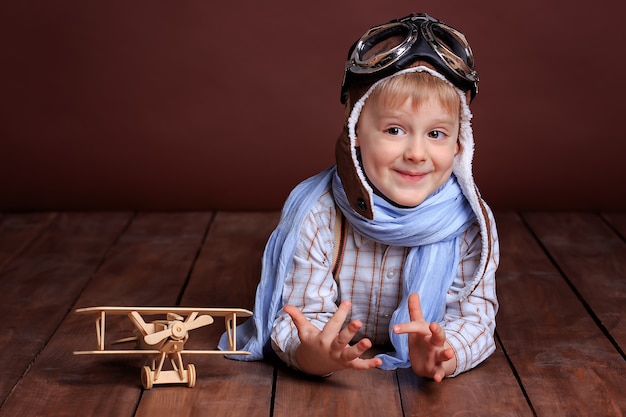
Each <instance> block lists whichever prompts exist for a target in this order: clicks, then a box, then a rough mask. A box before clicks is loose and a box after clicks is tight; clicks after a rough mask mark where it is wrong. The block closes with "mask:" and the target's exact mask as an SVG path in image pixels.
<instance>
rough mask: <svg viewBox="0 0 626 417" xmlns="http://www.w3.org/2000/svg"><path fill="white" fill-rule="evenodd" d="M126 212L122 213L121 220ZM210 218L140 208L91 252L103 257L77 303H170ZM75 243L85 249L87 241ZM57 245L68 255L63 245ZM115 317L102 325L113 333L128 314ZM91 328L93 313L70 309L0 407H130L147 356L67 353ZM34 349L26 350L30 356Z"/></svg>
mask: <svg viewBox="0 0 626 417" xmlns="http://www.w3.org/2000/svg"><path fill="white" fill-rule="evenodd" d="M127 217H128V216H124V218H123V219H124V221H126V220H127ZM109 218H110V219H114V218H115V217H114V216H112V215H110V214H109V215H107V216H105V217H104V218H100V219H98V221H99V222H104V221H105V220H106V219H109ZM209 219H210V214H207V213H170V214H140V215H138V216H137V217H136V218H134V219H133V221H132V224H131V225H130V227H129V228H128V230H126V231H125V233H124V234H123V235H122V236H121V238H120V239H119V241H118V242H117V243H116V245H115V246H114V247H113V248H112V249H111V250H110V252H109V253H108V254H107V256H106V258H104V257H103V255H102V254H93V255H92V257H95V258H96V260H97V261H98V262H100V261H101V260H102V259H104V263H103V264H102V266H101V268H100V269H99V270H98V272H97V273H96V274H95V275H94V276H93V278H92V279H91V281H90V282H89V284H88V285H87V286H86V287H85V289H84V291H83V292H82V294H81V295H80V297H79V298H78V301H76V305H77V306H80V307H86V306H89V305H109V304H113V305H170V304H174V303H176V301H177V298H178V295H179V292H180V290H181V288H182V287H183V285H184V282H185V280H186V279H187V275H188V273H189V271H190V268H191V264H192V262H193V260H194V259H195V256H196V253H197V251H198V248H199V245H200V243H201V241H202V238H203V236H204V233H205V231H206V228H207V224H208V221H209ZM109 222H110V220H109ZM88 231H89V232H90V233H89V235H90V236H91V238H90V239H94V238H95V237H96V236H99V235H100V234H101V233H98V231H97V230H88ZM60 234H61V235H62V236H64V235H69V232H68V231H67V230H63V231H62V232H60ZM83 240H84V242H81V243H88V242H89V239H83ZM81 250H82V251H89V252H91V251H92V250H93V249H90V248H88V247H86V248H81ZM63 251H64V253H65V254H66V255H71V252H70V251H69V248H64V249H63ZM61 259H63V258H61ZM65 259H67V258H65ZM74 262H75V263H76V267H80V268H85V266H84V263H85V262H84V261H82V260H80V259H76V260H75V261H74ZM62 272H63V275H64V277H65V280H66V281H68V282H71V281H74V280H76V279H77V277H76V274H75V271H73V270H72V269H70V268H64V270H63V271H62ZM46 278H48V277H46ZM38 285H41V284H40V283H38ZM82 285H84V284H82ZM81 289H82V286H81ZM59 291H67V285H66V286H65V288H63V287H60V288H59ZM67 292H68V294H72V292H69V291H67ZM74 297H76V295H74ZM73 301H74V300H65V301H64V304H65V305H64V308H63V309H62V311H61V312H60V313H61V314H62V315H64V314H65V313H67V312H68V309H67V307H68V306H71V305H72V304H73ZM57 309H58V307H57ZM57 314H58V313H57ZM116 319H119V320H109V321H110V323H108V325H107V327H109V328H111V332H110V333H112V336H114V335H115V332H116V331H119V332H120V334H122V333H124V332H125V331H126V332H129V331H130V330H132V324H130V322H129V320H127V319H125V318H124V317H116ZM44 321H46V320H44ZM22 322H27V321H22ZM107 331H108V330H107ZM94 333H95V330H94V328H93V323H92V321H91V320H86V317H85V316H82V315H78V314H73V313H71V312H70V314H68V315H67V317H66V318H65V320H64V321H63V323H62V324H61V325H60V327H59V328H58V330H57V331H56V333H55V335H54V337H53V338H52V339H51V340H50V342H49V343H48V344H47V346H46V347H45V349H44V350H43V351H42V352H41V354H40V355H39V356H38V357H37V358H36V360H35V361H34V363H33V365H32V368H31V369H30V370H29V372H28V373H27V374H26V375H25V377H24V378H23V379H22V380H21V382H20V384H19V386H17V387H16V389H15V390H14V391H13V392H12V394H11V396H10V397H9V399H8V401H7V402H6V404H5V405H4V407H3V408H2V410H1V411H0V415H2V416H5V415H6V416H15V415H20V416H38V415H44V414H45V415H49V414H48V413H50V410H63V415H80V416H103V415H132V414H133V412H134V410H135V408H136V407H137V403H138V402H139V399H140V397H141V385H140V372H139V371H140V367H141V366H142V365H144V364H145V362H146V359H144V358H141V357H132V358H100V357H84V356H80V357H77V356H74V355H72V351H73V350H75V349H81V350H83V349H85V350H86V349H87V348H93V347H94V346H95V336H94ZM126 335H128V334H126ZM34 357H35V355H31V360H32V358H34Z"/></svg>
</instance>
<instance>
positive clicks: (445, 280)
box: [220, 14, 499, 382]
mask: <svg viewBox="0 0 626 417" xmlns="http://www.w3.org/2000/svg"><path fill="white" fill-rule="evenodd" d="M477 85H478V75H477V73H476V71H475V70H474V63H473V58H472V54H471V49H470V47H469V45H468V44H467V41H466V40H465V37H464V36H463V35H462V34H461V33H460V32H458V31H456V30H455V29H453V28H451V27H449V26H447V25H445V24H443V23H442V22H439V21H437V20H436V19H433V18H431V17H430V16H428V15H424V14H419V15H410V16H407V17H405V18H402V19H398V20H394V21H392V22H390V23H388V24H385V25H381V26H377V27H374V28H372V29H370V30H369V31H368V32H366V33H365V35H363V37H362V38H361V39H360V40H359V41H357V43H355V44H354V45H353V47H352V48H351V50H350V55H349V60H348V62H347V64H346V73H345V77H344V82H343V86H342V96H341V99H342V102H343V103H345V104H346V111H347V115H348V117H347V122H346V127H345V130H344V132H342V134H341V135H340V137H339V139H338V141H337V147H336V160H337V164H336V166H335V167H332V168H329V169H327V170H325V171H323V172H322V173H320V174H318V175H316V176H314V177H312V178H309V179H308V180H306V181H304V182H303V183H301V184H300V185H298V186H297V187H296V188H295V189H294V190H293V191H292V193H291V195H290V196H289V198H288V199H287V201H286V203H285V206H284V208H283V213H282V217H281V221H280V223H279V225H278V227H277V228H276V230H275V231H274V233H273V234H272V236H271V237H270V240H269V242H268V244H267V247H266V250H265V253H264V257H263V262H264V264H263V274H262V278H261V283H260V284H259V287H258V289H257V296H256V305H255V316H254V318H253V319H252V320H249V321H248V322H246V323H244V325H242V326H241V329H239V330H238V332H239V336H240V339H241V340H242V343H241V346H238V348H239V349H244V350H249V351H250V352H251V353H252V354H251V355H250V356H248V357H243V359H246V360H254V359H260V358H262V357H263V351H264V349H267V348H268V346H271V348H272V349H273V350H274V351H275V352H276V353H277V355H278V356H279V357H280V358H281V359H282V360H283V361H285V362H286V363H288V364H289V365H290V366H293V367H295V368H297V369H300V370H301V371H303V372H306V373H308V374H313V375H328V374H330V373H332V372H334V371H338V370H341V369H346V368H353V369H370V368H373V367H380V368H382V369H395V368H398V367H411V368H412V369H413V371H414V372H415V373H416V374H418V375H420V376H424V377H428V378H432V379H434V380H435V381H437V382H439V381H441V380H442V379H443V378H444V377H445V376H454V375H457V374H459V373H461V372H464V371H466V370H468V369H471V368H472V367H474V366H476V365H477V364H478V363H480V362H482V361H483V360H484V359H485V358H487V357H488V356H489V355H490V354H491V353H492V352H493V351H494V350H495V343H494V339H493V333H494V330H495V315H496V312H497V300H496V294H495V270H496V268H497V263H498V258H499V255H498V244H497V235H496V230H495V222H494V219H493V215H492V214H491V211H490V210H489V208H488V207H487V205H486V204H485V203H484V202H483V200H482V199H481V197H480V195H479V194H478V190H477V188H476V186H475V184H474V180H473V177H472V172H471V161H472V155H473V136H472V130H471V126H470V119H471V113H470V111H469V107H468V102H469V101H471V99H472V98H473V97H474V96H475V95H476V93H477ZM353 340H354V342H353ZM225 342H226V340H225V337H223V340H222V341H221V343H220V346H226V343H225ZM352 343H354V344H352ZM374 344H376V345H385V344H387V345H388V344H391V351H390V352H389V353H387V354H380V355H377V356H376V357H373V358H364V357H362V356H363V355H364V354H365V352H366V351H367V350H369V349H370V348H371V347H372V345H374Z"/></svg>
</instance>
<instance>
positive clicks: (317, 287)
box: [271, 211, 337, 369]
mask: <svg viewBox="0 0 626 417" xmlns="http://www.w3.org/2000/svg"><path fill="white" fill-rule="evenodd" d="M331 214H332V213H331V212H330V211H323V212H320V213H312V214H310V215H309V216H307V218H306V219H305V221H304V224H303V226H302V230H301V233H300V237H299V239H298V244H297V246H296V253H295V256H294V263H293V266H292V268H291V270H290V271H289V275H288V276H287V278H286V279H285V286H284V287H283V305H291V306H294V307H296V308H297V309H298V310H300V311H301V312H302V313H303V314H304V316H305V317H306V318H307V319H308V320H309V322H310V323H311V324H312V325H314V326H315V327H317V328H318V329H320V330H322V329H323V327H324V325H325V324H326V323H327V322H328V321H329V320H330V319H331V317H332V316H333V314H334V313H335V312H336V311H337V304H336V301H337V284H336V282H335V280H334V278H333V276H332V273H331V268H332V265H331V263H332V261H331V258H332V251H333V245H334V235H333V228H332V225H333V223H332V222H333V221H334V217H333V216H332V215H331ZM271 339H272V346H273V348H274V351H275V352H276V353H277V355H278V356H279V357H280V358H281V359H282V360H283V361H284V362H286V363H287V364H289V365H291V366H293V367H295V368H297V369H300V367H299V365H298V363H297V360H296V358H295V352H296V349H297V348H298V346H299V345H300V338H299V336H298V329H297V328H296V326H295V324H294V322H293V319H292V318H291V316H290V315H289V314H287V313H286V312H285V311H284V310H281V311H280V312H279V315H278V317H276V319H275V321H274V325H273V329H272V334H271Z"/></svg>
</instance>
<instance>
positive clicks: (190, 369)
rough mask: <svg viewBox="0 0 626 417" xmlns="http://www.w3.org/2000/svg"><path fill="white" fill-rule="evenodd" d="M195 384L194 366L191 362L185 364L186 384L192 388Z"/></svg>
mask: <svg viewBox="0 0 626 417" xmlns="http://www.w3.org/2000/svg"><path fill="white" fill-rule="evenodd" d="M195 385H196V367H195V366H193V365H192V364H189V365H187V386H188V387H189V388H193V387H194V386H195Z"/></svg>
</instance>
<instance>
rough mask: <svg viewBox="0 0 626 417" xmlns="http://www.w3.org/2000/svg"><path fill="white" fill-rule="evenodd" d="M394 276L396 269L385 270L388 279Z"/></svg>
mask: <svg viewBox="0 0 626 417" xmlns="http://www.w3.org/2000/svg"><path fill="white" fill-rule="evenodd" d="M395 277H396V271H389V272H387V278H388V279H392V278H395Z"/></svg>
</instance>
